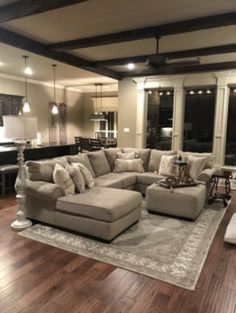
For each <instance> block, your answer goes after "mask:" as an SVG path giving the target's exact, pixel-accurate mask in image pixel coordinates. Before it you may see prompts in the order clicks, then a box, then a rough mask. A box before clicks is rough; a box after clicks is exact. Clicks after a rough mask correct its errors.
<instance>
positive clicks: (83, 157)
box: [67, 153, 95, 178]
mask: <svg viewBox="0 0 236 313" xmlns="http://www.w3.org/2000/svg"><path fill="white" fill-rule="evenodd" d="M67 159H68V161H69V162H70V163H81V164H83V165H84V166H85V167H87V169H88V170H89V171H90V173H91V174H92V176H93V178H94V177H95V173H94V170H93V168H92V165H91V163H90V161H89V158H88V154H87V153H79V154H76V155H68V156H67Z"/></svg>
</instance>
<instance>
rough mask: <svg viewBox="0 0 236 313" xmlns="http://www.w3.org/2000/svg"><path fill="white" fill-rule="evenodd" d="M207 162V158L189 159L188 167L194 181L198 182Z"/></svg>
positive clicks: (189, 157)
mask: <svg viewBox="0 0 236 313" xmlns="http://www.w3.org/2000/svg"><path fill="white" fill-rule="evenodd" d="M206 162H207V158H200V157H195V156H193V155H189V156H188V158H187V165H188V167H189V176H190V178H192V179H193V180H197V179H198V177H199V175H200V174H201V172H202V170H203V169H204V167H205V165H206Z"/></svg>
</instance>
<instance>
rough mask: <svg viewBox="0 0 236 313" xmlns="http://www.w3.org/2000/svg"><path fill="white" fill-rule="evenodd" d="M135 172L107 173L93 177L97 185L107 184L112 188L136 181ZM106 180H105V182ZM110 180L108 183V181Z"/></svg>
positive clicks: (132, 183) (128, 185)
mask: <svg viewBox="0 0 236 313" xmlns="http://www.w3.org/2000/svg"><path fill="white" fill-rule="evenodd" d="M136 174H137V173H133V172H124V173H114V172H113V173H109V174H106V175H103V176H100V177H98V178H96V179H95V181H96V182H97V183H96V185H98V186H107V187H108V186H109V187H113V186H112V185H113V184H114V188H127V187H130V186H132V185H134V184H135V183H136ZM105 181H106V182H105ZM109 181H110V183H109Z"/></svg>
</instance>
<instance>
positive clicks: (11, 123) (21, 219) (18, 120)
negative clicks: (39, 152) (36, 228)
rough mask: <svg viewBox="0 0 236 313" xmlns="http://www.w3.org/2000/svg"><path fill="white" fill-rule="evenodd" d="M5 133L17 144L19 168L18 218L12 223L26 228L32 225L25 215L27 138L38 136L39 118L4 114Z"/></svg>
mask: <svg viewBox="0 0 236 313" xmlns="http://www.w3.org/2000/svg"><path fill="white" fill-rule="evenodd" d="M3 126H4V135H5V138H7V139H12V141H13V142H14V143H15V145H16V146H17V150H18V155H17V160H18V164H19V170H18V174H17V178H16V184H15V188H16V193H17V195H16V201H17V218H16V220H15V221H14V222H13V223H12V224H11V227H12V228H13V229H16V230H21V229H25V228H27V227H29V226H31V225H32V223H31V221H30V220H28V219H27V218H26V217H25V213H24V205H25V187H26V173H25V168H24V150H25V145H26V140H28V139H35V138H36V137H37V118H35V117H24V116H12V115H8V116H3Z"/></svg>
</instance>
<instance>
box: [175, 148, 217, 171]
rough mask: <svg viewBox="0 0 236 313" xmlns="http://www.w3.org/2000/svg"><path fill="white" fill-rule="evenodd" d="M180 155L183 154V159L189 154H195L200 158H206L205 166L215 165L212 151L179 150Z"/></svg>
mask: <svg viewBox="0 0 236 313" xmlns="http://www.w3.org/2000/svg"><path fill="white" fill-rule="evenodd" d="M178 155H181V156H182V158H183V159H186V158H187V157H188V156H189V155H193V156H195V157H199V158H206V164H205V166H204V169H205V168H212V167H213V166H214V161H215V158H214V155H213V154H212V153H206V152H203V153H198V152H188V151H178Z"/></svg>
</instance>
